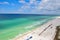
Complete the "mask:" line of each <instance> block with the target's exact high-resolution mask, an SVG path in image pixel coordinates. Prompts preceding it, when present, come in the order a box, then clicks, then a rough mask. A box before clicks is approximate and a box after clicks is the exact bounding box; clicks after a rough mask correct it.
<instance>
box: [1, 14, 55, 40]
mask: <svg viewBox="0 0 60 40" xmlns="http://www.w3.org/2000/svg"><path fill="white" fill-rule="evenodd" d="M53 17H54V16H42V15H32V14H31V15H28V14H19V15H18V14H10V15H9V14H0V40H10V39H12V38H14V37H16V36H17V35H18V34H24V33H26V32H28V31H31V30H33V29H35V28H37V27H39V26H40V25H42V24H44V23H46V22H47V21H49V20H51V19H52V18H53ZM38 23H40V24H38Z"/></svg>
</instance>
